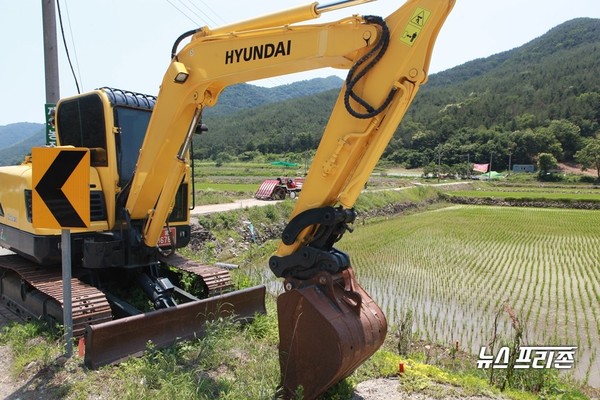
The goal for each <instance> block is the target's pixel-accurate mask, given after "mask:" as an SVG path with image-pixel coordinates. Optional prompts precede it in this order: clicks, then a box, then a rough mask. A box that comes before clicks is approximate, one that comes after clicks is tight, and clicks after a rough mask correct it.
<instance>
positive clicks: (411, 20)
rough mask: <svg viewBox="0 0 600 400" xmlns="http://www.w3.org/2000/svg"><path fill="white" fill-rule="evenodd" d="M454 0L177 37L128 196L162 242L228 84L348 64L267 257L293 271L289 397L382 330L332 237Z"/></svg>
mask: <svg viewBox="0 0 600 400" xmlns="http://www.w3.org/2000/svg"><path fill="white" fill-rule="evenodd" d="M454 2H455V0H408V1H407V2H406V3H405V4H404V5H403V6H402V7H400V8H399V9H398V10H397V11H395V12H394V13H392V14H391V15H389V16H388V17H387V18H385V19H383V18H380V17H372V16H364V17H361V16H356V15H355V16H352V17H349V18H346V19H342V20H340V21H337V22H332V23H325V24H320V25H303V24H301V25H294V23H296V22H301V21H305V20H309V19H313V18H316V17H318V16H319V14H320V13H321V12H323V11H328V10H330V9H335V8H337V7H338V6H339V5H331V6H323V7H320V6H319V5H318V4H317V3H313V4H311V5H309V6H305V7H298V8H295V9H291V10H287V11H283V12H280V13H275V14H271V15H268V16H264V17H260V18H256V19H252V20H248V21H245V22H241V23H237V24H233V25H229V26H225V27H221V28H217V29H213V30H211V29H209V28H202V29H199V30H197V31H192V32H188V33H187V35H188V36H191V37H192V38H191V41H190V42H189V43H188V44H187V45H185V46H184V47H183V48H182V49H181V51H179V52H176V51H175V50H176V48H177V45H178V44H179V41H178V42H177V43H176V44H175V46H174V51H173V59H172V62H171V64H170V66H169V69H168V71H167V73H166V75H165V77H164V79H163V82H162V86H161V90H160V93H159V95H158V100H157V104H156V109H155V112H154V113H153V115H152V119H151V120H150V124H149V127H148V133H147V135H146V139H145V141H144V144H143V147H142V151H141V156H140V160H139V161H138V165H137V167H136V172H135V175H134V178H133V181H132V184H131V188H130V193H129V197H128V199H127V204H126V208H127V210H128V212H129V213H130V215H131V218H132V219H145V220H146V224H145V226H144V242H145V243H146V245H147V246H154V245H155V244H156V241H157V239H158V237H159V234H160V231H161V229H162V227H163V222H164V221H165V220H166V218H167V216H168V214H169V210H170V208H171V206H172V201H173V197H174V193H175V191H176V189H177V186H178V185H179V183H180V182H181V180H182V177H183V175H184V172H185V167H186V164H185V160H184V157H185V154H186V151H187V149H188V147H189V145H190V141H191V137H192V135H193V132H194V130H195V127H196V125H197V124H198V123H199V122H200V119H201V114H202V111H203V109H204V108H205V107H208V106H213V105H215V104H216V103H217V101H218V97H219V95H220V93H221V92H222V90H223V89H224V88H225V87H227V86H229V85H232V84H235V83H238V82H245V81H251V80H257V79H263V78H267V77H272V76H276V75H282V74H288V73H293V72H300V71H306V70H310V69H316V68H321V67H336V68H344V69H348V70H349V73H348V77H347V78H346V82H345V84H344V86H343V88H342V90H341V92H340V95H339V97H338V100H337V102H336V104H335V107H334V109H333V112H332V115H331V118H330V120H329V123H328V125H327V127H326V129H325V132H324V133H323V136H322V139H321V142H320V144H319V147H318V150H317V153H316V155H315V158H314V161H313V163H312V165H311V167H310V171H309V172H308V175H307V177H306V180H305V182H304V186H303V190H302V195H301V196H300V198H299V200H298V201H297V203H296V206H295V208H294V211H293V212H292V215H291V219H290V222H289V224H288V226H287V227H286V229H285V230H284V232H283V235H282V242H281V244H280V245H279V247H278V249H277V252H276V254H275V255H274V256H273V257H271V259H270V261H269V264H270V268H271V269H272V271H273V272H274V273H275V275H276V276H278V277H282V278H284V279H285V281H284V286H285V292H284V293H283V294H281V295H280V296H279V298H278V316H279V334H280V344H279V352H280V367H281V377H282V378H281V388H282V391H283V394H284V397H289V398H292V397H296V396H298V394H299V393H302V394H303V396H304V398H307V399H310V398H315V397H316V396H318V395H319V394H320V393H322V392H324V391H325V390H326V389H327V388H328V387H330V386H331V385H333V384H335V383H336V382H338V381H339V380H340V379H343V378H344V377H346V376H348V375H349V374H350V373H352V372H353V371H354V370H355V369H356V367H358V365H360V364H361V363H362V362H363V361H364V360H365V359H366V358H368V357H369V356H370V355H372V354H373V353H374V352H375V351H376V350H377V349H378V348H379V347H380V346H381V344H382V343H383V341H384V338H385V335H386V331H387V323H386V320H385V316H384V315H383V313H382V311H381V310H380V308H379V307H378V306H377V304H376V303H375V302H374V301H373V300H372V299H371V298H370V296H369V295H368V294H367V293H366V292H365V291H364V290H363V289H362V288H361V287H360V285H359V284H358V282H357V281H356V278H355V276H354V273H353V271H352V264H351V261H350V258H349V256H348V255H347V254H345V253H343V252H340V251H338V250H337V249H335V248H334V247H333V244H334V243H335V242H336V241H338V240H339V239H340V238H341V237H342V236H343V234H344V232H345V231H346V230H349V229H350V228H349V225H350V224H351V223H352V222H353V221H354V218H355V213H354V210H353V209H352V207H353V205H354V203H355V201H356V199H357V197H358V195H359V194H360V192H361V190H362V189H363V187H364V185H365V183H366V181H367V179H368V177H369V175H370V174H371V172H372V171H373V169H374V168H375V165H376V163H377V162H378V160H379V158H380V157H381V154H382V153H383V151H384V149H385V147H386V146H387V144H388V142H389V141H390V139H391V137H392V135H393V134H394V132H395V130H396V128H397V126H398V124H399V123H400V121H401V119H402V117H403V116H404V114H405V112H406V110H407V109H408V107H409V105H410V103H411V101H412V100H413V98H414V96H415V95H416V93H417V91H418V89H419V86H420V85H421V84H423V83H425V82H426V80H427V72H428V68H429V62H430V59H431V53H432V50H433V45H434V42H435V39H436V37H437V35H438V33H439V31H440V29H441V27H442V24H443V23H444V21H445V19H446V17H447V16H448V14H449V13H450V11H451V9H452V7H453V5H454ZM341 3H355V2H354V1H352V2H341ZM342 5H344V4H342ZM184 36H185V35H184ZM175 154H177V156H174V155H175ZM157 159H158V160H163V162H162V163H160V164H159V163H156V162H155V160H157ZM150 177H151V178H152V179H150ZM157 181H158V182H163V183H164V184H163V185H162V186H160V185H156V184H155V182H157ZM317 337H318V338H319V340H315V338H317ZM299 389H301V391H299Z"/></svg>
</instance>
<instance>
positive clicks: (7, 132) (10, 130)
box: [0, 122, 44, 149]
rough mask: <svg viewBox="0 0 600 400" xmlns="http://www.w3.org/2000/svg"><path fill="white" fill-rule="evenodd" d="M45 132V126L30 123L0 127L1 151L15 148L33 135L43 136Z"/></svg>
mask: <svg viewBox="0 0 600 400" xmlns="http://www.w3.org/2000/svg"><path fill="white" fill-rule="evenodd" d="M43 130H44V125H42V124H34V123H30V122H19V123H16V124H9V125H2V126H0V149H2V148H4V147H9V146H13V145H14V144H16V143H18V142H21V141H23V140H26V139H28V138H30V137H31V136H33V135H36V134H37V135H41V134H42V132H43Z"/></svg>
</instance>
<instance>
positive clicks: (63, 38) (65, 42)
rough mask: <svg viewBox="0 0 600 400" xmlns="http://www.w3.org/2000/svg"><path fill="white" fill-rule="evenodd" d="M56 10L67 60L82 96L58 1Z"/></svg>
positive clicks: (78, 92) (78, 91)
mask: <svg viewBox="0 0 600 400" xmlns="http://www.w3.org/2000/svg"><path fill="white" fill-rule="evenodd" d="M56 9H57V11H58V22H59V24H60V33H61V35H62V40H63V44H64V45H65V53H66V54H67V60H68V61H69V66H70V67H71V73H72V74H73V79H75V86H76V87H77V94H81V90H80V89H79V82H78V81H77V75H76V74H75V69H73V63H72V62H71V55H70V54H69V46H68V45H67V39H66V37H65V29H64V27H63V20H62V13H61V11H60V1H59V0H56Z"/></svg>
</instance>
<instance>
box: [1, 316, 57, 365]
mask: <svg viewBox="0 0 600 400" xmlns="http://www.w3.org/2000/svg"><path fill="white" fill-rule="evenodd" d="M0 344H2V345H8V346H10V348H11V350H12V356H13V363H12V368H11V369H12V373H13V374H14V375H15V376H18V375H20V374H21V373H23V371H24V369H25V368H26V367H27V368H29V369H32V368H31V366H32V365H35V366H36V368H33V370H37V369H41V368H44V367H46V366H47V365H49V364H50V363H52V362H53V361H54V360H55V359H56V357H58V356H59V355H60V354H61V351H62V345H61V343H60V342H59V341H58V337H57V336H56V334H54V333H52V332H51V331H50V330H49V328H48V326H47V325H46V324H43V323H41V322H30V323H27V324H20V323H12V324H10V325H7V326H5V327H3V328H2V330H1V331H0Z"/></svg>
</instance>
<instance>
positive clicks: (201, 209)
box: [190, 199, 281, 215]
mask: <svg viewBox="0 0 600 400" xmlns="http://www.w3.org/2000/svg"><path fill="white" fill-rule="evenodd" d="M280 201H281V200H269V201H265V200H257V199H243V200H236V201H234V202H233V203H224V204H208V205H206V206H196V207H194V209H193V210H192V211H190V213H191V214H192V215H206V214H212V213H216V212H223V211H231V210H237V209H239V208H246V207H264V206H268V205H269V204H276V203H279V202H280Z"/></svg>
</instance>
